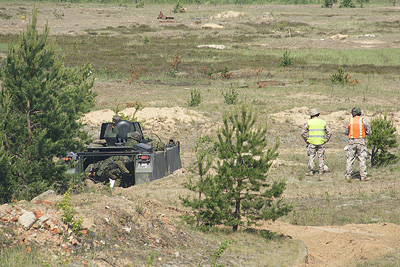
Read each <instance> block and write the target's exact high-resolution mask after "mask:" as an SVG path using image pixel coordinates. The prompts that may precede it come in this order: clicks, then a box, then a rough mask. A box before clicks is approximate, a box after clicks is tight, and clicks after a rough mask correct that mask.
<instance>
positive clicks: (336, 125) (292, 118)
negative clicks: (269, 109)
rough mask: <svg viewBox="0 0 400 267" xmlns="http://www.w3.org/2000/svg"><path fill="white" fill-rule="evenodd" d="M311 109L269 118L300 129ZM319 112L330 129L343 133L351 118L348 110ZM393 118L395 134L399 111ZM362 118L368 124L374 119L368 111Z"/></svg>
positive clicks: (300, 109)
mask: <svg viewBox="0 0 400 267" xmlns="http://www.w3.org/2000/svg"><path fill="white" fill-rule="evenodd" d="M310 109H311V107H300V108H297V107H296V108H293V109H290V110H284V111H281V112H278V113H274V114H271V115H270V116H271V118H272V119H274V120H277V121H284V122H287V123H291V124H293V125H296V126H299V127H302V126H303V125H304V123H306V121H307V120H308V119H309V118H310V116H309V115H308V112H309V110H310ZM320 111H321V115H320V117H321V119H324V120H325V121H326V122H327V123H328V125H329V127H330V128H331V129H335V130H339V131H344V129H345V127H346V125H347V122H348V119H349V118H350V117H351V115H350V110H339V111H334V112H327V111H324V110H320ZM389 115H390V116H392V117H393V121H394V124H395V126H396V129H397V132H398V133H399V132H400V119H399V118H400V111H399V112H397V113H392V114H389ZM363 117H365V118H366V119H367V120H368V121H369V122H371V120H372V118H374V117H376V115H374V114H370V113H369V112H368V111H364V110H363Z"/></svg>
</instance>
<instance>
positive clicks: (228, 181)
mask: <svg viewBox="0 0 400 267" xmlns="http://www.w3.org/2000/svg"><path fill="white" fill-rule="evenodd" d="M255 123H256V117H255V115H254V114H253V112H252V111H248V110H247V108H246V106H245V105H243V106H242V107H241V110H236V111H235V112H234V113H231V114H225V115H224V118H223V127H222V129H220V130H219V132H218V134H217V137H218V141H217V142H216V143H215V145H216V149H217V150H216V153H217V158H218V163H217V167H216V168H217V174H216V175H215V176H211V175H208V176H207V178H206V179H204V180H203V182H202V183H200V185H197V187H196V189H197V190H201V191H202V193H203V198H198V197H196V196H194V197H193V198H192V199H189V197H187V198H182V199H183V200H184V201H183V203H184V205H186V206H189V207H192V208H194V209H195V210H196V212H197V213H196V216H197V218H198V219H200V220H201V222H202V224H204V225H211V226H212V225H218V224H224V225H226V226H232V229H233V231H236V230H237V229H238V227H239V226H240V225H243V219H244V218H246V221H247V223H248V226H251V225H252V224H254V223H255V222H256V221H257V220H275V219H277V218H279V217H281V216H283V215H285V214H287V213H288V212H290V211H291V210H292V207H291V205H289V204H286V203H284V201H283V199H282V198H281V195H282V193H283V191H284V189H285V188H286V183H285V182H284V181H274V182H272V184H270V183H269V182H268V181H267V172H268V171H269V169H270V167H271V164H272V160H273V159H275V158H276V157H277V156H278V153H277V149H278V147H279V143H278V142H277V143H276V144H275V146H274V147H273V148H268V149H266V147H267V138H266V134H267V125H264V127H263V128H262V127H258V128H257V129H254V126H255ZM265 149H266V150H265ZM189 189H190V188H189ZM275 199H278V200H277V201H274V200H275Z"/></svg>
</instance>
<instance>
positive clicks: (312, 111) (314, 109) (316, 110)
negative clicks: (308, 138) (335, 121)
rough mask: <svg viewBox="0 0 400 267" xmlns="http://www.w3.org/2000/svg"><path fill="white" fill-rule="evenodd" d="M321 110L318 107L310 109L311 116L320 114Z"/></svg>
mask: <svg viewBox="0 0 400 267" xmlns="http://www.w3.org/2000/svg"><path fill="white" fill-rule="evenodd" d="M319 113H320V112H319V109H317V108H312V109H311V110H310V116H316V115H318V114H319Z"/></svg>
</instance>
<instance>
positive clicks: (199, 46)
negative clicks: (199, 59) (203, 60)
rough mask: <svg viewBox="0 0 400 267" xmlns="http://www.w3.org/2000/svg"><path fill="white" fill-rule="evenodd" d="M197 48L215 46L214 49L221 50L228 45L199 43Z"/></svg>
mask: <svg viewBox="0 0 400 267" xmlns="http://www.w3.org/2000/svg"><path fill="white" fill-rule="evenodd" d="M197 48H214V49H219V50H223V49H225V48H226V47H225V46H224V45H214V44H212V45H198V46H197Z"/></svg>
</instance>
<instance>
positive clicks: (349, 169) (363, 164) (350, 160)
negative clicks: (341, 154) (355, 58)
mask: <svg viewBox="0 0 400 267" xmlns="http://www.w3.org/2000/svg"><path fill="white" fill-rule="evenodd" d="M344 150H345V151H346V157H347V161H346V178H347V179H350V177H351V174H352V173H353V164H354V160H355V159H356V156H357V157H358V161H359V162H360V178H361V179H365V178H367V156H368V153H367V146H366V145H362V144H350V145H348V146H346V147H345V148H344Z"/></svg>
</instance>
